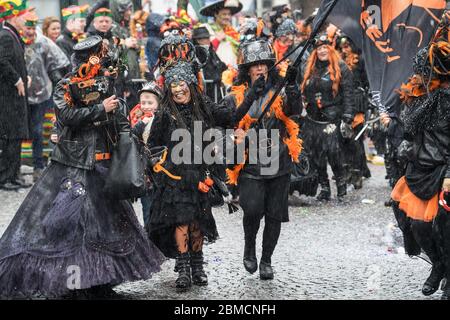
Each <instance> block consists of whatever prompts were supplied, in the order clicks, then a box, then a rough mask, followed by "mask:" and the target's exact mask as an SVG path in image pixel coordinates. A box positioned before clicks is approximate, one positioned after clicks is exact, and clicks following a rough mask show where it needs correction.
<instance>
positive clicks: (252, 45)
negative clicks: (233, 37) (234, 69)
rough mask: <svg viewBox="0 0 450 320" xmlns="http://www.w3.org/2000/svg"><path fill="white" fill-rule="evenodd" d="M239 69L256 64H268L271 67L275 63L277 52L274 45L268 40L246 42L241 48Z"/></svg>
mask: <svg viewBox="0 0 450 320" xmlns="http://www.w3.org/2000/svg"><path fill="white" fill-rule="evenodd" d="M238 61H239V69H242V68H246V67H250V66H252V65H255V64H267V65H268V66H269V67H271V66H273V65H274V64H275V61H276V59H275V53H274V51H273V48H272V46H271V45H270V43H269V42H268V41H266V40H255V41H247V42H244V43H243V44H242V45H241V47H240V49H239V58H238Z"/></svg>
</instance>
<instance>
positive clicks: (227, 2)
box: [200, 0, 243, 17]
mask: <svg viewBox="0 0 450 320" xmlns="http://www.w3.org/2000/svg"><path fill="white" fill-rule="evenodd" d="M242 7H243V5H242V3H240V2H239V1H238V0H221V1H216V2H214V3H211V4H209V5H207V6H204V7H203V8H201V9H200V14H201V15H202V16H205V17H214V15H215V14H216V13H217V12H219V11H220V10H222V9H230V11H231V14H236V13H238V12H239V11H241V10H242Z"/></svg>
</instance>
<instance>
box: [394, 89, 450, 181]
mask: <svg viewBox="0 0 450 320" xmlns="http://www.w3.org/2000/svg"><path fill="white" fill-rule="evenodd" d="M426 99H431V100H432V101H433V106H432V108H430V109H429V110H428V111H426V113H430V114H431V116H429V117H428V118H429V120H423V123H420V124H418V127H419V129H418V130H417V132H415V131H414V132H411V131H412V130H410V129H409V127H408V126H406V130H405V139H406V140H407V141H408V143H405V142H404V143H402V148H401V149H400V151H399V152H401V153H402V154H401V155H406V156H407V157H408V160H409V161H410V162H412V163H414V164H415V165H418V166H420V167H421V168H426V169H432V168H436V167H441V166H444V167H445V168H444V171H445V176H444V177H445V178H450V121H449V119H450V90H449V89H438V90H436V91H435V92H433V93H431V95H430V96H429V97H427V98H426ZM418 100H419V99H418ZM420 103H426V100H424V101H423V102H422V100H419V104H420ZM438 108H440V111H437V110H436V109H438ZM419 116H420V118H423V117H426V115H425V116H421V115H420V114H419ZM405 117H406V116H405V115H404V114H403V115H402V118H403V119H404V120H405ZM416 118H417V117H416Z"/></svg>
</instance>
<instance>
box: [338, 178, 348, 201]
mask: <svg viewBox="0 0 450 320" xmlns="http://www.w3.org/2000/svg"><path fill="white" fill-rule="evenodd" d="M336 186H337V198H338V201H343V200H344V196H345V195H346V194H347V184H346V183H345V182H343V181H342V180H341V181H340V180H336Z"/></svg>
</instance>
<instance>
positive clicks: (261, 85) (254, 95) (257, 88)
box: [245, 76, 266, 103]
mask: <svg viewBox="0 0 450 320" xmlns="http://www.w3.org/2000/svg"><path fill="white" fill-rule="evenodd" d="M265 87H266V79H265V78H264V77H263V76H260V77H259V78H258V79H256V81H255V82H254V83H253V85H252V87H251V88H250V90H249V92H248V93H247V96H246V97H245V100H247V98H248V100H249V102H250V101H251V103H253V101H255V100H256V99H258V98H259V97H260V96H261V95H262V94H263V92H264V89H265Z"/></svg>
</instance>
